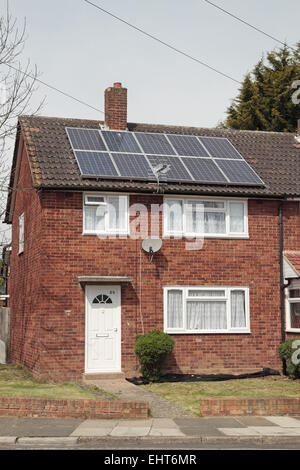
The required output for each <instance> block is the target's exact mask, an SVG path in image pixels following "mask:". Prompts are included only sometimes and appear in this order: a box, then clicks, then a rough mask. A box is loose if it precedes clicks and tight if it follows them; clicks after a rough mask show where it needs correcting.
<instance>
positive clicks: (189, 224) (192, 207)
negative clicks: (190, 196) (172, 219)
mask: <svg viewBox="0 0 300 470" xmlns="http://www.w3.org/2000/svg"><path fill="white" fill-rule="evenodd" d="M203 213H204V206H203V203H202V202H193V201H189V202H188V203H186V204H185V216H186V231H187V232H188V233H204V224H203V220H204V218H203Z"/></svg>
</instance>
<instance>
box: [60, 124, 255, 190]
mask: <svg viewBox="0 0 300 470" xmlns="http://www.w3.org/2000/svg"><path fill="white" fill-rule="evenodd" d="M66 132H67V135H68V138H69V141H70V143H71V146H72V149H73V152H74V154H75V157H76V159H77V162H78V165H79V169H80V172H81V175H82V176H83V177H93V176H95V177H111V178H124V179H134V178H136V179H145V180H150V181H153V180H155V174H154V173H153V171H152V170H153V169H154V168H155V167H156V166H157V165H159V164H162V163H165V164H167V165H169V169H168V171H167V172H166V173H165V174H160V176H159V179H160V180H165V181H185V182H194V183H211V184H229V185H230V184H235V185H238V184H240V185H264V183H263V181H262V180H261V179H260V178H259V176H258V175H257V174H256V173H255V172H254V171H253V170H252V168H251V167H250V166H249V165H248V164H247V162H246V161H245V160H244V158H243V157H242V156H241V155H240V153H239V152H238V151H237V150H236V149H235V147H234V146H233V145H232V144H231V142H230V141H229V140H228V139H226V138H223V137H202V136H201V137H198V136H192V135H190V136H187V135H177V134H176V135H175V134H168V135H166V134H158V133H156V134H155V133H153V134H151V133H142V132H137V133H134V132H125V131H104V130H103V131H102V130H98V129H86V128H71V127H67V128H66Z"/></svg>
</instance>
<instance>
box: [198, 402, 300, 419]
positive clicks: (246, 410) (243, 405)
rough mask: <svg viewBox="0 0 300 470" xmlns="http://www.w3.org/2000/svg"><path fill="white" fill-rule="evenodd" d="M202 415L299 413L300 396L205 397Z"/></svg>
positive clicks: (202, 403)
mask: <svg viewBox="0 0 300 470" xmlns="http://www.w3.org/2000/svg"><path fill="white" fill-rule="evenodd" d="M200 412H201V414H202V416H243V415H244V416H251V415H255V416H282V415H299V413H300V398H203V399H202V400H200Z"/></svg>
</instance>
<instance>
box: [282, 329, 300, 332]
mask: <svg viewBox="0 0 300 470" xmlns="http://www.w3.org/2000/svg"><path fill="white" fill-rule="evenodd" d="M285 332H286V333H300V328H287V329H286V330H285Z"/></svg>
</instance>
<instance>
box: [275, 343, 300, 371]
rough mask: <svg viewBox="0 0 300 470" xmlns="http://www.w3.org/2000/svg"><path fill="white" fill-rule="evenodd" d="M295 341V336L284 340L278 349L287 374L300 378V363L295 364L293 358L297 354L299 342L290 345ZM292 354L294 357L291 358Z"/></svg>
mask: <svg viewBox="0 0 300 470" xmlns="http://www.w3.org/2000/svg"><path fill="white" fill-rule="evenodd" d="M295 341H297V340H296V339H295V338H292V339H288V340H286V341H285V342H284V343H282V344H281V345H280V346H279V348H278V351H279V356H280V357H281V359H285V361H286V372H287V374H288V376H289V377H291V378H292V379H299V378H300V364H295V358H296V356H297V355H298V354H297V350H298V349H299V347H300V343H299V344H298V345H297V344H294V347H292V346H293V343H294V342H295ZM298 341H299V340H298ZM295 346H296V347H295ZM293 354H294V358H292V356H293ZM292 359H294V360H292Z"/></svg>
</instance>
